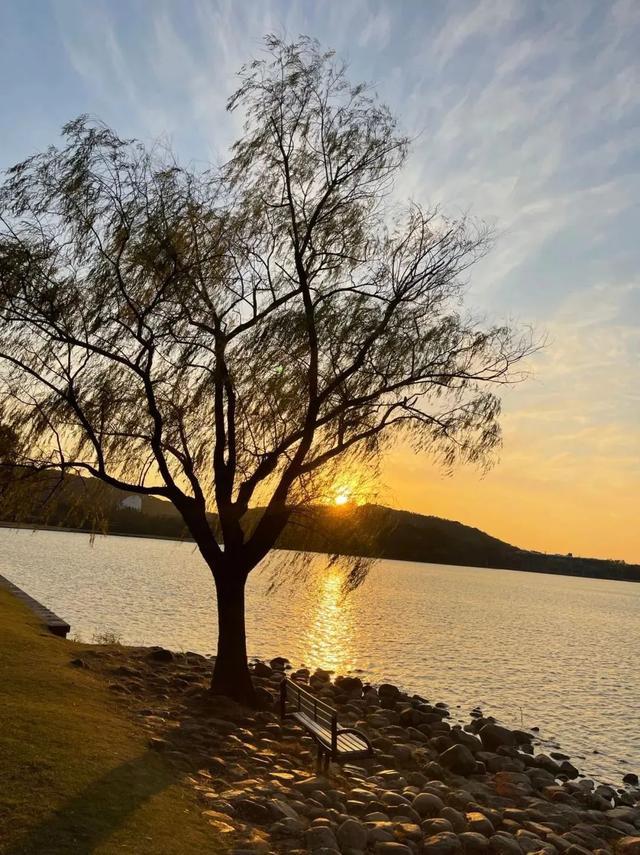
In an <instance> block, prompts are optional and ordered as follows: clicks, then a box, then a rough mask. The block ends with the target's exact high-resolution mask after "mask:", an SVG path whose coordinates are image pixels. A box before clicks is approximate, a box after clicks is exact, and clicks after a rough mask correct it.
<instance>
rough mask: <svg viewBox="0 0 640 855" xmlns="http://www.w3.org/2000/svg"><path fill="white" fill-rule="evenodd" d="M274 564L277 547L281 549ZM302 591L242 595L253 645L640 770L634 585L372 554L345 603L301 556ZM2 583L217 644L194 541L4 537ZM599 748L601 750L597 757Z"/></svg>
mask: <svg viewBox="0 0 640 855" xmlns="http://www.w3.org/2000/svg"><path fill="white" fill-rule="evenodd" d="M276 560H277V554H276ZM309 562H310V573H309V578H308V580H307V582H306V584H303V583H302V582H297V583H295V584H293V586H291V585H289V586H285V587H282V588H280V589H279V590H278V591H276V592H275V593H274V594H270V595H267V588H268V585H269V578H268V575H267V573H265V572H261V571H256V572H255V573H254V574H252V577H250V581H249V585H248V592H247V601H248V606H247V623H248V635H249V650H250V653H251V654H254V655H256V656H262V657H271V656H274V655H283V656H287V657H288V658H289V659H290V660H291V661H292V662H293V663H294V664H295V665H300V664H302V663H304V664H306V665H309V666H320V667H322V668H328V669H331V670H333V671H336V672H340V673H346V672H357V673H360V674H361V675H362V676H363V677H365V678H370V679H372V680H375V681H388V682H393V683H397V684H398V685H401V686H402V687H404V688H405V689H407V690H410V691H412V692H417V693H419V694H421V695H423V696H424V697H426V698H428V699H429V700H430V701H432V702H433V701H445V702H446V703H448V704H449V705H450V707H452V715H453V717H454V718H456V717H460V718H462V717H464V719H465V720H468V712H469V711H470V710H471V709H472V708H473V707H474V706H476V705H479V706H481V707H482V708H483V709H484V710H485V711H486V712H487V713H490V714H493V715H495V716H496V717H497V718H498V719H500V720H501V721H503V722H504V723H506V724H510V725H512V726H518V727H520V726H524V727H527V728H528V727H531V726H534V725H537V726H539V727H540V736H541V737H542V739H543V740H544V742H545V744H546V746H547V748H546V750H549V749H550V745H551V744H557V745H561V746H562V749H563V750H564V751H566V753H567V754H571V756H572V757H573V758H574V762H576V765H577V766H578V767H579V768H581V769H582V770H583V771H585V772H586V773H587V774H589V775H593V776H595V777H597V778H598V779H600V780H611V781H614V782H619V780H620V778H621V776H622V775H623V774H624V773H625V772H627V771H635V772H640V668H638V665H639V663H640V655H639V650H640V585H638V584H633V583H629V582H609V581H602V580H598V579H578V578H570V577H562V576H549V575H541V574H533V573H516V572H512V571H509V570H489V569H476V568H466V567H447V566H441V565H436V564H412V563H408V562H403V561H381V562H379V563H378V564H377V565H376V566H375V567H374V568H373V570H372V571H371V573H370V575H369V577H368V579H367V580H366V582H365V583H364V585H363V586H362V587H361V588H360V589H359V590H358V591H356V592H355V593H354V594H351V595H350V596H349V597H347V598H346V599H344V600H343V599H342V598H341V593H340V588H341V576H340V575H339V573H338V572H337V571H332V570H328V569H327V568H326V566H325V563H324V561H322V560H320V559H318V558H317V557H314V558H311V557H310V559H309ZM0 574H2V575H4V576H6V577H7V578H9V579H11V580H12V581H13V582H15V583H16V584H17V585H19V586H21V587H23V588H24V589H25V590H26V591H27V592H28V593H30V594H31V595H32V596H34V597H36V598H37V599H39V600H41V601H42V602H43V603H45V604H46V605H47V606H49V608H51V609H53V610H54V611H55V612H57V613H58V614H60V615H61V616H62V617H64V618H65V619H66V620H68V621H69V623H70V624H71V627H72V635H75V636H79V637H80V638H81V639H82V640H83V641H91V640H92V638H93V636H94V634H96V633H103V632H114V633H116V634H117V635H118V636H120V639H121V641H122V642H123V643H126V644H133V645H151V644H160V645H163V646H165V647H169V648H171V649H174V650H195V651H197V652H201V653H205V654H208V653H212V652H213V651H214V650H215V639H216V618H215V595H214V589H213V583H212V580H211V577H210V574H209V571H208V570H207V568H206V567H205V565H204V563H203V561H202V559H201V558H200V556H199V554H198V553H197V552H196V551H195V550H194V547H193V545H192V544H187V543H177V542H173V541H162V540H153V539H147V538H128V537H99V538H96V540H95V542H94V544H93V545H91V543H90V539H89V537H88V536H87V535H83V534H73V533H66V532H47V531H41V532H35V533H33V532H28V531H15V530H9V529H0ZM594 752H598V753H594Z"/></svg>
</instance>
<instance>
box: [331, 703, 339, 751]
mask: <svg viewBox="0 0 640 855" xmlns="http://www.w3.org/2000/svg"><path fill="white" fill-rule="evenodd" d="M331 759H332V760H337V759H338V714H337V713H335V712H334V714H333V715H332V716H331Z"/></svg>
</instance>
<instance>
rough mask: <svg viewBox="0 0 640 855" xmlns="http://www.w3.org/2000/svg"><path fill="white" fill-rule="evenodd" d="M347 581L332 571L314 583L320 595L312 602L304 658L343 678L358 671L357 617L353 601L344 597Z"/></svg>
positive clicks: (339, 573)
mask: <svg viewBox="0 0 640 855" xmlns="http://www.w3.org/2000/svg"><path fill="white" fill-rule="evenodd" d="M343 580H344V576H343V574H342V573H341V572H340V571H338V570H328V571H327V573H326V575H325V576H322V577H321V578H320V579H314V583H315V594H316V595H315V596H314V597H313V600H312V601H311V609H310V611H311V613H310V614H309V622H308V623H307V626H306V628H305V631H304V633H303V638H302V655H303V658H304V659H305V661H306V662H309V663H314V664H315V665H317V666H319V667H320V668H324V669H325V670H327V671H335V672H336V673H341V674H342V673H345V672H347V671H352V670H353V668H354V667H355V666H354V653H355V651H354V649H353V636H354V632H355V627H354V626H353V621H354V620H355V615H354V610H353V601H352V600H350V598H349V597H345V596H344V595H343V592H342V583H343Z"/></svg>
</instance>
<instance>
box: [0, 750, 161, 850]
mask: <svg viewBox="0 0 640 855" xmlns="http://www.w3.org/2000/svg"><path fill="white" fill-rule="evenodd" d="M175 782H176V771H175V770H172V769H171V768H170V767H169V766H168V765H167V764H166V763H165V762H164V761H163V759H162V758H161V757H160V756H159V755H158V753H157V752H155V751H146V752H145V753H144V754H142V755H140V756H139V757H136V758H135V759H133V760H130V761H128V762H127V763H123V764H121V765H120V766H117V767H115V768H114V769H112V770H111V771H110V772H107V774H106V775H103V776H102V777H101V778H99V779H98V780H96V781H93V782H92V783H91V784H90V785H89V786H88V787H87V788H86V789H85V790H83V791H82V792H81V793H79V794H78V795H77V796H76V797H75V798H73V799H71V800H70V801H68V802H67V803H66V804H64V805H62V806H61V807H60V808H59V809H58V810H56V811H54V812H53V813H52V814H51V815H50V816H49V817H48V818H47V819H45V820H44V822H42V823H41V824H40V825H38V826H37V827H36V828H34V829H32V830H31V831H30V832H28V833H27V834H26V835H25V837H23V838H22V839H21V840H18V841H16V842H15V843H14V844H12V845H11V846H10V848H9V849H7V850H6V853H7V855H36V853H37V855H62V853H64V855H70V853H73V855H90V853H92V852H93V851H94V849H95V847H96V846H97V845H98V844H99V843H101V842H102V841H104V840H105V839H107V838H108V837H109V836H110V835H111V834H113V832H115V831H117V830H118V829H119V828H120V827H121V826H122V825H123V823H124V822H125V821H126V819H127V817H128V816H129V815H130V814H132V813H134V812H135V811H136V810H137V809H138V808H139V807H140V806H141V805H142V804H143V803H144V802H146V801H148V800H149V799H150V798H151V797H152V796H154V795H156V794H157V793H159V792H161V791H162V790H164V789H166V788H167V787H169V786H171V785H172V784H174V783H175ZM150 844H151V841H150V840H144V839H142V840H140V839H137V840H135V841H132V848H131V849H130V850H127V849H125V848H123V851H131V852H133V851H135V852H144V851H148V850H147V847H148V846H149V845H150Z"/></svg>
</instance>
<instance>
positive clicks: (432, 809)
mask: <svg viewBox="0 0 640 855" xmlns="http://www.w3.org/2000/svg"><path fill="white" fill-rule="evenodd" d="M411 806H412V807H413V809H414V810H415V811H416V813H418V814H419V815H420V816H421V817H432V816H438V815H439V813H440V811H441V810H442V809H443V808H444V802H443V801H442V799H441V798H440V797H439V796H436V795H434V794H433V793H418V795H417V796H416V797H415V798H414V800H413V802H412V804H411Z"/></svg>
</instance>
